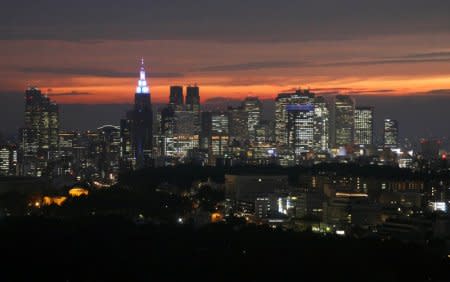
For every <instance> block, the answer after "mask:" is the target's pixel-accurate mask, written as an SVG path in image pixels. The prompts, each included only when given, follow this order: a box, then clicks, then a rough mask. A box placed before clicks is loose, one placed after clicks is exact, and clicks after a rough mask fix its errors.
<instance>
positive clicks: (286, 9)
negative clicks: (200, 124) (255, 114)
mask: <svg viewBox="0 0 450 282" xmlns="http://www.w3.org/2000/svg"><path fill="white" fill-rule="evenodd" d="M82 2H83V1H82ZM82 2H81V3H78V4H71V5H67V6H66V5H62V4H61V3H58V2H55V1H52V0H46V1H41V2H40V3H39V6H36V4H35V3H33V2H32V1H25V3H26V4H27V5H21V4H20V3H18V2H15V1H14V2H12V1H9V2H8V3H6V4H5V5H4V7H3V9H2V11H1V12H0V13H1V14H0V24H1V26H2V27H3V28H2V32H1V33H0V40H1V41H2V44H1V46H0V54H1V55H0V58H1V60H0V74H1V76H0V89H1V92H9V93H10V92H14V93H17V92H21V90H22V89H25V88H26V87H27V86H29V85H39V86H41V88H42V89H43V90H44V91H47V89H51V92H50V94H51V96H52V97H53V99H55V100H56V101H57V102H58V103H59V104H73V103H83V104H97V103H102V104H104V103H108V104H110V103H124V102H128V97H129V96H128V95H129V94H128V93H130V91H132V85H133V84H132V83H133V81H134V73H135V72H134V66H135V63H134V62H135V61H137V60H138V59H139V58H140V57H141V56H143V57H145V58H146V61H147V64H148V65H150V66H151V68H150V70H149V76H150V77H152V88H153V94H154V95H153V98H154V102H156V103H161V102H165V101H166V93H167V89H168V87H169V86H170V85H178V84H180V85H188V84H194V83H198V84H199V85H202V89H203V95H202V102H204V101H206V100H208V99H212V98H215V97H226V98H231V99H233V98H238V97H242V96H255V95H257V96H259V97H261V98H263V99H272V98H275V96H276V95H277V93H280V92H283V91H286V90H292V89H294V88H297V87H299V86H301V87H304V88H311V90H313V91H315V92H316V93H330V92H331V93H335V94H356V95H358V94H361V95H380V96H381V98H383V97H392V96H398V95H415V96H417V95H429V94H433V95H439V96H446V95H448V94H449V89H450V68H449V67H450V64H448V63H449V61H450V33H449V24H448V15H447V14H446V11H448V10H449V8H450V7H449V5H450V4H449V3H447V2H445V1H434V2H433V3H432V4H424V3H422V1H417V0H414V1H396V2H395V3H392V1H377V2H376V3H361V2H360V1H353V0H348V1H346V3H344V4H342V5H335V4H334V2H333V1H320V2H315V1H281V2H279V3H278V4H277V5H274V4H273V3H270V2H269V1H258V2H257V3H256V2H255V1H246V2H245V3H242V1H226V2H217V3H213V4H211V3H209V2H207V1H203V0H202V1H197V2H196V3H195V5H191V4H189V5H187V4H185V3H184V2H182V1H174V2H173V5H169V6H170V8H168V7H169V6H165V5H164V4H163V2H160V1H132V2H131V3H128V2H127V5H126V7H127V9H119V8H118V6H113V7H109V8H108V9H104V5H103V1H100V0H96V1H89V7H90V11H91V12H90V13H83V12H82V11H83V7H84V5H82V4H83V3H82ZM273 9H274V10H275V11H276V17H274V19H271V18H270V17H268V15H270V11H272V10H273ZM35 11H48V12H49V13H51V14H52V15H53V16H52V17H44V16H43V15H41V13H36V12H35ZM400 14H407V15H409V17H407V18H405V17H399V16H397V15H400ZM229 15H232V16H231V17H232V18H233V21H230V20H229V18H228V16H229ZM16 18H21V19H22V20H21V21H18V20H15V19H16ZM31 18H33V19H36V18H37V19H39V20H34V21H33V22H31V21H30V19H31ZM116 18H119V19H121V21H118V22H115V21H114V19H116ZM168 18H170V19H171V20H170V21H168V20H167V19H168ZM249 18H252V19H253V20H249ZM275 19H276V20H275ZM204 22H207V23H208V26H209V28H208V29H205V27H204V26H203V23H204ZM30 45H31V46H32V47H33V51H30Z"/></svg>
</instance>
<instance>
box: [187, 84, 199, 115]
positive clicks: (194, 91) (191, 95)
mask: <svg viewBox="0 0 450 282" xmlns="http://www.w3.org/2000/svg"><path fill="white" fill-rule="evenodd" d="M186 110H188V111H194V112H200V88H199V87H198V86H197V85H193V86H192V85H190V86H188V87H187V90H186Z"/></svg>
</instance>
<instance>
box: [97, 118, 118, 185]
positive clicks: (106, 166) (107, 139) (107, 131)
mask: <svg viewBox="0 0 450 282" xmlns="http://www.w3.org/2000/svg"><path fill="white" fill-rule="evenodd" d="M120 129H121V128H120V126H113V125H104V126H101V127H99V128H97V134H98V143H99V146H98V148H99V152H98V157H97V168H98V170H99V173H100V176H101V177H102V178H103V179H105V180H109V181H114V180H116V179H117V177H118V174H119V168H120V154H121V135H120V133H121V132H120Z"/></svg>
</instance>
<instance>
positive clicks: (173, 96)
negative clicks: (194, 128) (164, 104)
mask: <svg viewBox="0 0 450 282" xmlns="http://www.w3.org/2000/svg"><path fill="white" fill-rule="evenodd" d="M183 105H184V97H183V86H170V96H169V107H170V108H172V109H174V110H177V111H180V110H182V109H183Z"/></svg>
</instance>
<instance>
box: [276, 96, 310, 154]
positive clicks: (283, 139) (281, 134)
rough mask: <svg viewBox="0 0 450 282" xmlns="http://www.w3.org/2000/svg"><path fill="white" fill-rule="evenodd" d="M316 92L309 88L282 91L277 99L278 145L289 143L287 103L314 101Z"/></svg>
mask: <svg viewBox="0 0 450 282" xmlns="http://www.w3.org/2000/svg"><path fill="white" fill-rule="evenodd" d="M313 99H314V94H313V93H311V92H309V91H308V90H297V91H295V92H290V93H280V94H278V96H277V98H276V99H275V141H276V143H277V146H279V147H283V146H286V145H287V142H288V140H287V138H288V135H287V130H286V128H287V123H288V112H287V110H286V106H287V105H292V104H294V105H295V104H305V103H313Z"/></svg>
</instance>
